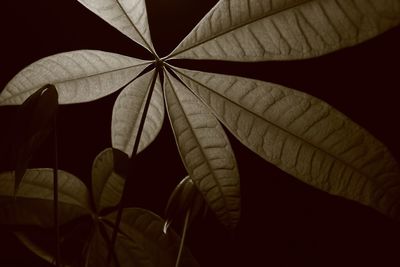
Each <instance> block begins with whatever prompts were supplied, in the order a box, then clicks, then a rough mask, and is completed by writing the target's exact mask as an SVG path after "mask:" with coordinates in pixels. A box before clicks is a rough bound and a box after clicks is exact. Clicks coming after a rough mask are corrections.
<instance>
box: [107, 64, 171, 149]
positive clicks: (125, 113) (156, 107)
mask: <svg viewBox="0 0 400 267" xmlns="http://www.w3.org/2000/svg"><path fill="white" fill-rule="evenodd" d="M155 74H156V70H153V71H150V72H148V73H146V74H144V75H142V76H140V77H139V78H138V79H136V80H135V81H133V82H132V83H130V84H129V85H128V86H127V87H126V88H125V89H124V90H123V91H122V92H121V94H120V95H119V96H118V98H117V100H116V101H115V104H114V108H113V114H112V123H111V125H112V134H111V137H112V145H113V147H114V148H117V149H119V150H121V151H123V152H125V153H126V154H128V155H129V156H132V152H133V147H134V144H135V140H136V136H137V134H138V129H139V125H140V121H141V118H142V114H143V111H144V109H145V105H146V99H147V97H148V95H149V92H150V91H151V90H152V88H151V87H152V86H154V89H153V92H152V94H151V99H150V104H149V107H148V110H147V114H146V120H145V122H144V126H143V131H142V133H141V136H140V143H139V147H138V151H137V152H138V153H139V152H140V151H142V150H143V149H145V148H146V147H147V146H148V145H149V144H150V143H151V142H152V141H153V140H154V139H155V137H156V136H157V134H158V132H159V131H160V130H161V126H162V123H163V120H164V112H165V111H164V102H163V97H162V89H161V84H160V81H159V79H156V76H155ZM153 79H156V81H155V83H153Z"/></svg>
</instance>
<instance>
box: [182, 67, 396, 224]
mask: <svg viewBox="0 0 400 267" xmlns="http://www.w3.org/2000/svg"><path fill="white" fill-rule="evenodd" d="M176 71H177V73H178V76H179V77H180V78H181V79H182V80H183V81H184V82H185V83H186V85H187V86H188V87H189V88H190V89H191V90H192V91H193V92H194V93H195V94H196V95H197V96H198V97H199V98H200V99H201V100H202V101H204V103H206V104H207V105H208V107H210V108H211V109H212V110H213V112H214V113H215V115H216V116H217V117H218V118H219V120H220V121H221V122H222V123H223V124H224V125H225V126H226V127H227V128H228V129H229V130H230V131H231V132H232V133H233V134H234V135H235V136H236V137H237V138H238V139H239V140H240V141H241V142H242V143H243V144H244V145H246V146H247V147H249V148H250V149H251V150H253V151H254V152H255V153H257V154H258V155H260V156H261V157H263V158H264V159H265V160H267V161H269V162H271V163H273V164H275V165H276V166H278V167H279V168H280V169H282V170H283V171H285V172H287V173H290V174H292V175H293V176H295V177H297V178H298V179H300V180H302V181H304V182H306V183H308V184H310V185H313V186H315V187H317V188H320V189H322V190H324V191H326V192H329V193H331V194H334V195H338V196H342V197H345V198H348V199H351V200H355V201H358V202H360V203H363V204H365V205H368V206H370V207H373V208H375V209H376V210H378V211H380V212H382V213H384V214H386V215H389V216H391V217H393V218H396V219H400V205H399V204H400V172H399V167H398V164H397V163H396V162H395V160H394V159H393V157H392V156H391V154H390V152H389V151H388V150H387V148H386V147H385V146H384V145H383V144H382V143H381V142H379V141H378V140H377V139H375V138H374V137H373V136H372V135H371V134H369V133H368V132H367V131H366V130H364V129H363V128H361V127H360V126H359V125H357V124H356V123H354V122H352V121H351V120H350V119H349V118H347V117H346V116H345V115H343V114H341V113H340V112H339V111H337V110H335V109H334V108H332V107H331V106H329V105H328V104H326V103H324V102H323V101H321V100H319V99H317V98H315V97H312V96H310V95H307V94H305V93H302V92H299V91H296V90H293V89H289V88H285V87H283V86H280V85H276V84H272V83H266V82H262V81H257V80H251V79H246V78H241V77H235V76H228V75H220V74H212V73H205V72H199V71H189V70H184V69H176Z"/></svg>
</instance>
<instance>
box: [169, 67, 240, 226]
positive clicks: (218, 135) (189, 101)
mask: <svg viewBox="0 0 400 267" xmlns="http://www.w3.org/2000/svg"><path fill="white" fill-rule="evenodd" d="M165 77H166V78H165V84H164V90H165V91H164V93H165V99H166V105H167V110H168V115H169V117H170V121H171V125H172V128H173V131H174V135H175V139H176V143H177V145H178V148H179V152H180V154H181V158H182V161H183V162H184V164H185V167H186V169H187V171H188V173H189V175H190V178H191V179H193V181H194V182H195V183H196V185H197V187H198V188H199V190H200V192H201V193H202V194H203V196H204V199H205V200H206V202H207V203H208V205H209V206H210V207H211V209H212V210H213V211H214V213H215V214H216V216H217V218H218V219H219V220H220V221H221V223H222V224H224V225H225V226H226V227H227V228H229V229H233V228H235V226H236V225H237V223H238V220H239V217H240V183H239V173H238V170H237V167H236V160H235V156H234V154H233V151H232V148H231V146H230V143H229V140H228V138H227V136H226V135H225V132H224V130H223V129H222V126H221V125H220V124H219V122H218V120H217V119H216V118H215V117H214V115H213V114H212V113H211V111H210V110H209V109H208V108H207V107H206V106H205V105H204V104H203V103H202V102H201V101H200V100H199V99H198V98H196V96H195V95H194V94H193V93H192V92H190V91H189V90H188V89H187V88H186V87H185V86H184V85H183V84H182V83H181V82H179V81H178V80H176V79H175V78H173V77H172V76H171V75H169V74H167V73H166V75H165Z"/></svg>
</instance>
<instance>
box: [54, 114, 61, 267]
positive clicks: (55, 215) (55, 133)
mask: <svg viewBox="0 0 400 267" xmlns="http://www.w3.org/2000/svg"><path fill="white" fill-rule="evenodd" d="M53 126H54V129H53V135H54V146H53V147H54V168H53V199H54V202H53V203H54V226H55V230H56V262H55V264H56V267H59V266H60V222H59V216H58V139H57V116H56V115H54V122H53Z"/></svg>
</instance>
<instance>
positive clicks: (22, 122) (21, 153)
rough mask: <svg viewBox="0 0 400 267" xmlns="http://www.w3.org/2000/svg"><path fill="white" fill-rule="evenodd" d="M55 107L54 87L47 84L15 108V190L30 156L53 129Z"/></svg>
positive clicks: (55, 95) (56, 95)
mask: <svg viewBox="0 0 400 267" xmlns="http://www.w3.org/2000/svg"><path fill="white" fill-rule="evenodd" d="M57 108H58V94H57V89H56V88H55V87H54V86H53V85H50V84H47V85H45V86H43V87H42V88H40V89H39V90H38V91H36V92H35V93H34V94H33V95H31V96H30V97H28V98H27V99H26V100H25V102H24V103H23V104H22V105H21V107H20V109H19V114H18V115H19V116H18V126H17V131H16V132H15V133H14V136H15V137H14V138H15V140H14V142H15V143H14V144H13V146H14V153H15V162H14V166H15V189H14V190H15V193H16V191H17V190H18V186H19V184H20V183H21V180H22V177H23V176H24V174H25V171H26V169H27V168H28V166H29V162H30V160H31V158H32V156H33V155H34V154H35V153H36V151H37V150H38V149H39V148H40V146H41V145H42V143H43V142H44V141H45V140H46V138H47V137H48V135H49V134H50V133H51V132H52V130H54V129H53V128H54V120H55V117H56V113H57Z"/></svg>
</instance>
